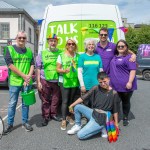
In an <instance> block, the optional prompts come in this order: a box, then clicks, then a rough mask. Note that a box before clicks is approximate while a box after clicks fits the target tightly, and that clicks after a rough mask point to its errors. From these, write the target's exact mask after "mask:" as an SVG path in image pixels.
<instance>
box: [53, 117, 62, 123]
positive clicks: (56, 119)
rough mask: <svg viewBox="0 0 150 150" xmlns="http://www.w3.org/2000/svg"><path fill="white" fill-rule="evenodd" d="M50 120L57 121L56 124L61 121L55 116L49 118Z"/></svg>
mask: <svg viewBox="0 0 150 150" xmlns="http://www.w3.org/2000/svg"><path fill="white" fill-rule="evenodd" d="M51 118H52V119H53V120H55V121H58V122H61V121H62V119H61V118H60V117H57V116H51Z"/></svg>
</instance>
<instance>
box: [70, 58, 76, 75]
mask: <svg viewBox="0 0 150 150" xmlns="http://www.w3.org/2000/svg"><path fill="white" fill-rule="evenodd" d="M71 67H72V72H76V71H77V66H76V63H75V61H74V60H73V59H72V61H71Z"/></svg>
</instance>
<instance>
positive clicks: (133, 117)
mask: <svg viewBox="0 0 150 150" xmlns="http://www.w3.org/2000/svg"><path fill="white" fill-rule="evenodd" d="M7 92H8V90H7V89H4V90H3V89H1V88H0V113H1V114H2V109H3V108H5V111H6V110H7V107H6V104H8V98H9V97H8V93H7ZM4 93H5V94H4ZM36 100H37V102H36V104H35V105H33V106H31V107H30V124H32V126H33V128H34V131H32V132H26V131H25V130H24V129H23V128H22V127H21V106H19V105H20V104H18V108H17V111H16V116H15V123H14V126H15V127H14V130H13V131H12V132H11V133H10V134H9V135H6V136H3V137H2V139H1V141H0V150H150V119H149V114H150V82H149V81H144V80H142V79H141V78H140V77H138V90H137V91H135V92H134V94H133V96H132V99H131V112H130V115H129V119H130V124H129V126H127V127H123V126H122V120H121V121H120V129H121V133H120V136H119V139H118V141H117V142H115V143H109V142H108V141H107V139H104V138H102V137H101V136H100V134H98V135H96V136H94V137H92V138H90V139H88V140H79V139H78V138H77V136H76V135H71V136H70V135H67V131H61V130H60V122H56V121H54V120H51V121H50V122H49V124H48V126H46V127H42V126H41V121H42V117H41V101H40V99H39V97H38V94H36ZM4 106H5V107H4ZM6 115H7V111H6V112H3V115H2V117H3V118H4V121H5V125H6V122H7V116H6ZM70 128H71V125H68V126H67V130H68V129H70Z"/></svg>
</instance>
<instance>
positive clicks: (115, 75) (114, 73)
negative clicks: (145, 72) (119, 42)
mask: <svg viewBox="0 0 150 150" xmlns="http://www.w3.org/2000/svg"><path fill="white" fill-rule="evenodd" d="M130 57H131V54H128V55H126V56H114V57H113V59H112V60H111V63H110V84H111V86H112V87H113V89H114V90H116V91H118V92H130V91H133V90H136V89H137V81H136V77H135V78H134V80H133V82H132V88H131V89H126V84H127V82H128V80H129V75H130V71H131V70H136V62H130V61H129V59H130Z"/></svg>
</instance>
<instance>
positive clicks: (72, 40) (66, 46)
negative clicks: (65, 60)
mask: <svg viewBox="0 0 150 150" xmlns="http://www.w3.org/2000/svg"><path fill="white" fill-rule="evenodd" d="M68 41H71V42H73V43H74V44H75V50H74V52H77V50H78V46H77V43H76V41H75V40H74V39H68V40H67V42H66V45H65V48H66V50H67V48H68V45H67V44H68Z"/></svg>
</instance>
